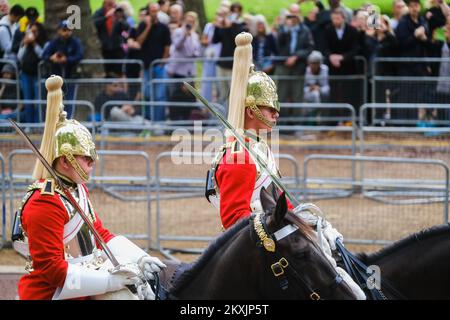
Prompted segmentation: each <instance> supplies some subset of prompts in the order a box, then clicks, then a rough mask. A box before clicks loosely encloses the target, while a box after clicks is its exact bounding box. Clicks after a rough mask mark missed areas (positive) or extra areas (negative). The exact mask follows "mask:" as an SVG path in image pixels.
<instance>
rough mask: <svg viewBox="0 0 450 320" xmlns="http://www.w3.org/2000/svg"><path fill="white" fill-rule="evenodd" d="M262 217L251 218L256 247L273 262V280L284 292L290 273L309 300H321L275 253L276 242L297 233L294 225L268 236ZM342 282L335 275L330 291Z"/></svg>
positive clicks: (260, 214)
mask: <svg viewBox="0 0 450 320" xmlns="http://www.w3.org/2000/svg"><path fill="white" fill-rule="evenodd" d="M263 216H264V213H262V212H257V213H255V215H254V216H253V229H254V231H255V232H256V235H257V236H258V243H257V245H258V246H262V247H264V249H265V251H266V253H267V254H268V255H269V257H270V258H272V261H275V262H273V263H272V264H271V265H270V269H271V271H272V273H273V275H274V276H275V278H276V279H277V280H278V282H279V285H280V288H281V289H282V290H286V289H287V288H288V284H289V282H288V279H287V277H286V273H287V272H290V273H292V276H293V278H294V279H295V280H297V281H298V282H299V283H300V284H301V285H302V286H303V289H305V290H306V291H307V292H308V293H309V297H310V299H311V300H321V299H322V298H321V296H320V294H319V293H318V292H317V291H316V290H313V289H312V288H311V286H310V285H309V284H308V283H307V282H306V281H305V280H304V279H303V277H301V276H300V275H299V274H298V272H297V271H295V269H294V268H292V266H291V265H290V264H289V262H288V260H287V259H286V258H285V257H281V256H280V255H279V254H277V252H276V242H277V241H280V240H281V239H283V238H285V237H287V236H289V235H290V234H292V233H293V232H295V231H297V230H298V227H297V226H296V225H294V224H288V225H286V226H284V227H283V228H281V229H279V230H278V231H276V232H274V233H273V234H270V233H269V232H268V231H267V226H266V222H265V220H264V219H263ZM250 230H252V228H250ZM285 270H286V271H285ZM342 281H343V279H342V277H341V276H340V275H339V274H337V275H336V277H335V278H334V281H333V282H332V283H331V284H330V289H331V290H335V289H336V288H337V287H338V286H339V284H341V283H342Z"/></svg>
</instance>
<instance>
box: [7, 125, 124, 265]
mask: <svg viewBox="0 0 450 320" xmlns="http://www.w3.org/2000/svg"><path fill="white" fill-rule="evenodd" d="M9 122H11V124H12V126H13V127H14V129H16V131H17V133H19V135H20V136H21V137H22V138H23V139H24V140H25V142H26V144H27V145H28V146H29V147H30V148H31V151H33V153H34V154H35V155H36V157H37V158H38V159H39V161H41V163H42V164H43V165H44V167H45V169H47V171H48V172H49V173H50V175H51V176H52V177H53V179H55V181H56V183H57V184H58V185H59V186H60V187H61V189H62V191H63V193H64V196H66V197H67V199H68V200H69V202H70V204H71V205H72V206H73V207H74V208H75V209H76V210H77V211H78V213H79V214H80V216H81V218H82V219H83V221H84V223H86V225H87V226H88V228H89V230H90V231H91V232H92V234H93V235H94V237H95V240H97V242H98V243H99V244H100V246H101V247H102V249H103V250H104V251H105V254H106V256H107V257H108V259H109V260H111V263H112V264H113V266H114V267H118V266H119V265H120V264H119V261H117V259H116V257H114V254H113V253H112V252H111V250H110V249H109V248H108V246H107V245H106V243H105V242H104V241H103V239H102V238H101V237H100V235H99V234H98V232H97V230H96V229H95V227H94V225H93V224H92V222H91V220H89V218H88V216H87V215H86V213H85V212H84V211H83V209H81V207H80V205H79V204H78V202H77V201H76V200H75V198H74V197H73V196H72V194H71V193H70V191H69V189H67V188H66V187H64V184H63V183H62V181H61V179H60V178H59V177H58V175H57V174H56V171H55V169H53V167H52V166H51V165H50V164H49V163H48V162H47V160H45V158H44V156H43V155H42V154H41V153H40V151H39V150H38V149H37V148H36V146H35V145H34V144H33V142H31V140H30V138H29V137H28V136H27V134H26V133H25V132H24V131H23V130H22V128H20V127H19V125H18V124H17V123H16V122H15V121H14V120H12V119H9Z"/></svg>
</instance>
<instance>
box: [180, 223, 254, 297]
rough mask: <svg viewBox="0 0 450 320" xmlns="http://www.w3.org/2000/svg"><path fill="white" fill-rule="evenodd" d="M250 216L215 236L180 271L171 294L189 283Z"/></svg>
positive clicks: (245, 224)
mask: <svg viewBox="0 0 450 320" xmlns="http://www.w3.org/2000/svg"><path fill="white" fill-rule="evenodd" d="M249 221H250V218H245V219H242V220H241V221H239V222H238V223H236V224H235V225H234V226H232V227H231V228H230V229H228V230H227V231H226V232H224V233H223V234H222V235H220V236H219V237H218V238H216V239H215V240H214V241H213V242H212V243H211V244H210V245H209V246H208V247H207V248H206V250H205V252H204V253H203V254H202V255H201V256H200V257H199V258H198V260H197V261H195V262H194V263H193V264H191V266H190V267H188V269H187V270H186V271H184V272H183V273H182V275H181V276H180V277H179V278H178V279H177V280H176V282H175V283H174V285H173V288H172V289H171V292H172V293H173V294H176V293H177V292H178V291H180V290H181V289H183V288H184V286H185V285H186V284H187V283H189V282H190V281H191V280H192V279H193V278H194V277H195V276H196V275H197V274H198V273H199V272H200V271H201V270H202V269H203V267H204V266H205V265H206V263H207V262H209V261H211V258H212V257H213V256H214V255H215V254H216V252H217V250H219V249H220V248H221V247H222V246H223V245H224V244H225V243H226V242H228V240H230V239H231V238H232V237H233V236H235V235H236V234H237V233H238V232H239V231H240V230H241V229H243V228H245V227H246V226H248V224H249Z"/></svg>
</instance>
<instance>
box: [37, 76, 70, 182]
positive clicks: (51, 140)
mask: <svg viewBox="0 0 450 320" xmlns="http://www.w3.org/2000/svg"><path fill="white" fill-rule="evenodd" d="M62 85H63V79H62V78H61V77H60V76H54V75H53V76H50V77H49V78H48V79H47V80H46V81H45V87H46V88H47V110H46V115H45V128H44V135H43V137H42V141H41V148H40V152H41V154H42V155H43V156H44V158H45V160H47V162H48V163H50V165H51V164H52V162H53V160H54V157H55V151H56V150H55V148H56V146H55V133H56V126H57V124H58V122H59V120H60V119H59V118H60V114H61V112H62V111H63V105H62V97H63V94H62V90H61V87H62ZM46 178H50V174H49V173H48V172H47V170H46V169H45V168H44V166H43V165H42V163H41V162H40V161H39V159H38V160H36V164H35V166H34V171H33V179H46Z"/></svg>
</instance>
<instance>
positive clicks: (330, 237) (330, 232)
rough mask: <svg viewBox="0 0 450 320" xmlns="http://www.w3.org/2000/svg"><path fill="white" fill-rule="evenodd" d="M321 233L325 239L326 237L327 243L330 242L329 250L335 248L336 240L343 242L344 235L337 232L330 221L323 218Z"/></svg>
mask: <svg viewBox="0 0 450 320" xmlns="http://www.w3.org/2000/svg"><path fill="white" fill-rule="evenodd" d="M323 225H324V227H323V235H324V237H325V239H327V241H328V243H329V244H330V248H331V250H333V251H334V250H336V241H337V240H340V241H341V243H343V242H344V237H343V236H342V234H340V233H339V231H337V230H336V229H335V228H333V226H332V225H331V223H329V222H328V221H326V220H323Z"/></svg>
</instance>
